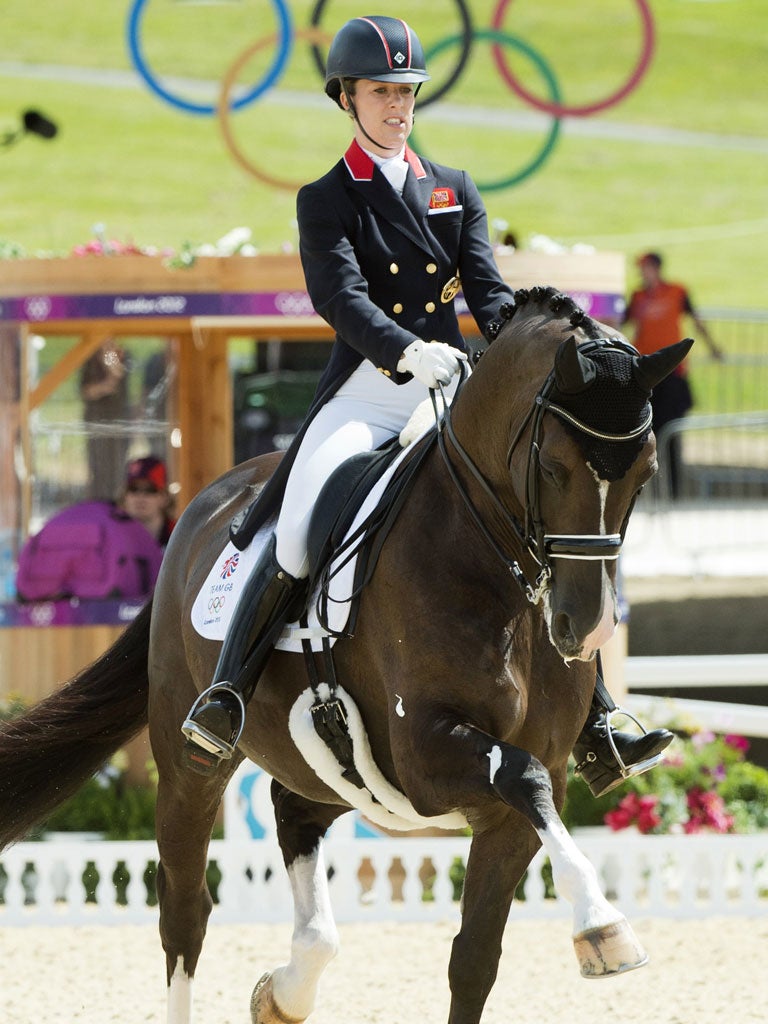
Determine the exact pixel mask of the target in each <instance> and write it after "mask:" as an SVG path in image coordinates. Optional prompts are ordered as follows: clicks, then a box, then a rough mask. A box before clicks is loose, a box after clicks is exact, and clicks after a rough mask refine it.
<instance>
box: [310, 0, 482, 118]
mask: <svg viewBox="0 0 768 1024" xmlns="http://www.w3.org/2000/svg"><path fill="white" fill-rule="evenodd" d="M327 2H328V0H316V3H315V6H314V8H313V9H312V16H311V18H310V25H311V26H312V28H318V27H319V25H320V18H321V17H322V16H323V11H324V10H325V5H326V3H327ZM456 6H457V7H458V9H459V17H460V18H461V52H460V53H459V58H458V60H457V62H456V66H455V67H454V69H453V71H451V73H450V75H448V77H447V78H446V80H445V81H444V82H443V84H442V85H440V86H438V87H437V89H435V90H434V91H432V89H430V91H429V95H428V96H427V97H426V98H425V99H423V100H419V99H418V97H417V98H416V104H415V109H416V110H423V109H424V107H428V106H429V105H430V103H437V101H438V100H439V99H442V97H443V96H445V94H446V93H447V92H449V91H450V90H451V89H452V88H453V87H454V85H455V84H456V82H457V81H458V80H459V77H460V76H461V73H462V71H463V70H464V67H465V66H466V63H467V61H468V60H469V54H470V52H471V50H472V41H473V39H474V28H473V26H472V19H471V17H470V14H469V8H468V7H467V3H466V0H456ZM310 50H311V52H312V57H313V59H314V61H315V66H316V68H317V70H318V72H319V74H320V77H321V79H322V81H323V82H325V61H324V60H323V56H322V54H321V53H320V49H319V47H318V46H317V45H316V44H314V43H313V44H312V45H311V46H310Z"/></svg>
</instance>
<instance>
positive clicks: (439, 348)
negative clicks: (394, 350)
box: [397, 338, 467, 388]
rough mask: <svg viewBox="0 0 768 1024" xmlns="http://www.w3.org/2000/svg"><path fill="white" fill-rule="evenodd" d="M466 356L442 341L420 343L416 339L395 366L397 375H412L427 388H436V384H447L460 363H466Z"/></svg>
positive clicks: (418, 339) (420, 341)
mask: <svg viewBox="0 0 768 1024" xmlns="http://www.w3.org/2000/svg"><path fill="white" fill-rule="evenodd" d="M466 360H467V354H466V352H462V351H461V350H460V349H458V348H453V347H452V346H451V345H446V344H445V342H443V341H422V340H421V338H417V339H416V341H412V342H411V344H410V345H409V346H408V348H407V349H406V350H405V352H403V354H402V356H401V357H400V361H399V363H398V364H397V372H398V373H412V374H413V376H414V377H415V378H416V380H420V381H421V383H422V384H425V385H426V386H427V387H428V388H436V387H437V385H438V382H439V383H441V384H447V383H448V382H449V381H450V379H451V377H452V376H453V375H454V373H458V372H459V364H460V362H462V361H463V362H466Z"/></svg>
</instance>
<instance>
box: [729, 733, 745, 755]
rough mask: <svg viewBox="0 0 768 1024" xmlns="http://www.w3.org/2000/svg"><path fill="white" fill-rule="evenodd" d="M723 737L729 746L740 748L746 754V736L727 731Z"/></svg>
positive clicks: (735, 748)
mask: <svg viewBox="0 0 768 1024" xmlns="http://www.w3.org/2000/svg"><path fill="white" fill-rule="evenodd" d="M723 739H724V740H725V742H726V743H727V744H728V746H729V747H733V749H734V750H740V751H741V753H742V754H746V752H747V751H748V750H749V747H750V742H749V740H748V739H747V738H746V736H736V735H735V734H734V733H729V734H728V735H727V736H724V737H723Z"/></svg>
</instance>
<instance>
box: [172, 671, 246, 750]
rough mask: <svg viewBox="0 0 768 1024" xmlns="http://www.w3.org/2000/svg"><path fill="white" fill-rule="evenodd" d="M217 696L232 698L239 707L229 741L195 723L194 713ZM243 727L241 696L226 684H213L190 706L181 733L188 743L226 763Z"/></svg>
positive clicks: (243, 703)
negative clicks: (237, 721)
mask: <svg viewBox="0 0 768 1024" xmlns="http://www.w3.org/2000/svg"><path fill="white" fill-rule="evenodd" d="M219 694H227V696H229V697H234V698H235V700H236V701H237V704H238V706H239V711H240V722H239V725H238V727H237V729H236V730H235V734H234V736H233V737H232V738H231V739H230V740H224V739H222V738H221V736H217V735H216V734H215V733H212V732H211V731H210V730H209V729H206V728H205V726H202V725H199V724H198V723H197V722H196V721H195V715H196V713H197V712H198V711H199V710H200V709H201V708H202V707H204V706H205V705H206V704H207V703H208V702H209V701H210V700H211V699H212V698H214V697H217V696H218V695H219ZM244 727H245V702H244V701H243V698H242V696H241V695H240V694H239V693H238V692H237V690H235V689H233V688H232V687H231V686H229V685H228V684H227V683H213V684H212V685H211V686H209V687H208V689H207V690H203V692H202V693H201V694H200V696H199V697H198V698H197V700H196V701H195V703H194V704H193V705H192V707H191V708H190V711H189V714H188V715H187V717H186V719H185V720H184V724H183V725H182V727H181V731H182V732H183V733H184V735H185V736H186V737H187V739H188V740H189V742H190V743H194V744H195V745H196V746H198V747H201V748H202V749H203V750H205V751H207V752H208V753H209V754H215V755H216V756H217V757H219V758H220V759H221V760H224V761H228V760H229V759H230V758H231V757H232V756H233V754H234V753H235V747H236V746H237V744H238V743H239V741H240V737H241V736H242V734H243V728H244Z"/></svg>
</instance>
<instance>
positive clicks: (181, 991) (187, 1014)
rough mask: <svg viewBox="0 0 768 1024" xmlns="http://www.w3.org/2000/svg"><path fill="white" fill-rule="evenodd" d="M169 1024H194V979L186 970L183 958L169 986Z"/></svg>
mask: <svg viewBox="0 0 768 1024" xmlns="http://www.w3.org/2000/svg"><path fill="white" fill-rule="evenodd" d="M167 1021H168V1024H192V979H191V978H190V977H189V975H188V974H187V972H186V971H185V970H184V966H183V961H182V959H181V957H180V958H179V959H178V960H177V961H176V967H175V968H174V970H173V974H172V975H171V981H170V984H169V985H168V1017H167Z"/></svg>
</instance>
